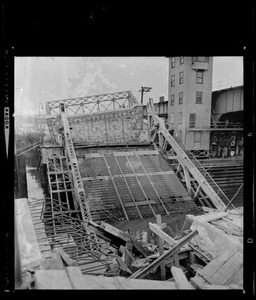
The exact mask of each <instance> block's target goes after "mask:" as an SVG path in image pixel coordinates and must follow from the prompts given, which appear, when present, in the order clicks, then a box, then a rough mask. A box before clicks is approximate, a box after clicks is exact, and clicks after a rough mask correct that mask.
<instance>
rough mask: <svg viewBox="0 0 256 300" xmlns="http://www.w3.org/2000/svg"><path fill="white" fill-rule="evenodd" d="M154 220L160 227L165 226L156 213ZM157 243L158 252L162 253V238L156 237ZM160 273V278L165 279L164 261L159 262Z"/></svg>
mask: <svg viewBox="0 0 256 300" xmlns="http://www.w3.org/2000/svg"><path fill="white" fill-rule="evenodd" d="M156 222H157V225H158V226H159V228H160V229H163V228H165V227H166V224H162V220H161V215H156ZM158 243H159V254H160V255H163V254H164V240H163V239H162V238H161V237H160V236H159V237H158ZM160 273H161V280H165V279H166V275H165V262H164V261H163V262H162V263H161V264H160Z"/></svg>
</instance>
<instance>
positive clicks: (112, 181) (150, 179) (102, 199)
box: [77, 150, 195, 220]
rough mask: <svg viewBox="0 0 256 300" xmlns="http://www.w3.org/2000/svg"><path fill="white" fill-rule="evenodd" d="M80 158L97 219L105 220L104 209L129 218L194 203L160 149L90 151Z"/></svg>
mask: <svg viewBox="0 0 256 300" xmlns="http://www.w3.org/2000/svg"><path fill="white" fill-rule="evenodd" d="M77 159H78V164H79V169H80V173H81V177H82V180H83V184H84V188H85V191H86V194H87V197H88V198H89V200H90V211H91V214H92V218H93V219H94V220H97V219H101V220H102V219H104V215H106V214H104V210H107V211H108V212H110V213H111V214H112V215H113V216H115V217H116V218H117V219H119V220H120V219H127V220H129V219H136V218H146V217H152V216H155V215H156V214H162V215H164V214H171V213H177V212H185V211H188V209H189V208H194V206H195V205H194V203H193V201H192V199H191V197H190V196H189V195H188V193H187V191H186V190H185V189H184V187H183V185H182V184H181V182H180V181H179V179H178V177H177V176H176V174H174V172H173V171H172V169H171V168H170V166H169V165H168V163H167V162H166V161H165V159H164V158H163V157H162V156H161V155H160V154H159V152H158V151H155V150H146V151H145V150H144V151H129V152H128V151H126V152H125V151H122V152H112V153H89V154H83V155H78V156H77Z"/></svg>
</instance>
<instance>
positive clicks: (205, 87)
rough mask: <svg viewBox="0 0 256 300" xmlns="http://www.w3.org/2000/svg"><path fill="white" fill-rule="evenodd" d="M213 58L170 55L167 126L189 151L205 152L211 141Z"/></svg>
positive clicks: (206, 153) (204, 153)
mask: <svg viewBox="0 0 256 300" xmlns="http://www.w3.org/2000/svg"><path fill="white" fill-rule="evenodd" d="M212 66H213V58H212V57H209V56H194V57H186V56H179V57H170V58H169V81H168V85H169V86H168V125H169V129H170V130H173V135H174V137H175V138H176V139H177V140H179V141H181V142H182V143H183V144H185V145H186V146H187V148H188V149H189V150H191V151H192V152H200V153H202V154H203V155H206V156H207V155H208V153H209V144H210V131H209V129H210V123H211V98H212Z"/></svg>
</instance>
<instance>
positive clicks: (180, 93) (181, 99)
mask: <svg viewBox="0 0 256 300" xmlns="http://www.w3.org/2000/svg"><path fill="white" fill-rule="evenodd" d="M181 96H182V97H181ZM181 104H183V92H179V105H181Z"/></svg>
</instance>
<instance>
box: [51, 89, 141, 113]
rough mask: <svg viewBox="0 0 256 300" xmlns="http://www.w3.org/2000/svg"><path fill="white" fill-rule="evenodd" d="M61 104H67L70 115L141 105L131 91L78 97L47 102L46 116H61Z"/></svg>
mask: <svg viewBox="0 0 256 300" xmlns="http://www.w3.org/2000/svg"><path fill="white" fill-rule="evenodd" d="M60 104H65V107H66V112H67V114H68V115H76V114H88V113H93V112H104V111H110V110H117V109H120V108H127V107H128V108H130V107H133V106H136V105H140V104H139V102H138V101H137V99H136V98H135V96H134V95H133V94H132V92H131V91H123V92H116V93H108V94H100V95H93V96H86V97H77V98H71V99H64V100H55V101H48V102H46V114H48V115H50V114H59V113H60V110H59V108H60Z"/></svg>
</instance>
